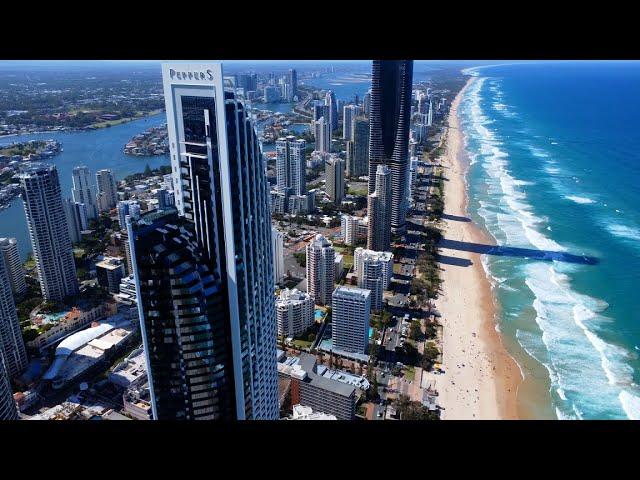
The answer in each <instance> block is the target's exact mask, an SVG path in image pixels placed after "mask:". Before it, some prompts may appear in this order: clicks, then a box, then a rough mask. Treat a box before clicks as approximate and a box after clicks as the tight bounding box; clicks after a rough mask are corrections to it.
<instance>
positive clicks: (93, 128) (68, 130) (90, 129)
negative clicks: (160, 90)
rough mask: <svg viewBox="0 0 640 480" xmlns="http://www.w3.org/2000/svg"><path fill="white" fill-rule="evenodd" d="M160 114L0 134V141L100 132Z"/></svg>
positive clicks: (150, 113) (159, 112)
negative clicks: (59, 134) (59, 128)
mask: <svg viewBox="0 0 640 480" xmlns="http://www.w3.org/2000/svg"><path fill="white" fill-rule="evenodd" d="M162 112H164V110H163V109H162V110H152V111H150V112H148V113H145V114H144V115H141V116H139V117H136V118H129V117H127V118H126V119H122V120H123V121H120V120H105V122H118V123H113V124H110V125H106V124H104V125H103V123H104V122H100V123H97V124H91V125H87V126H86V127H81V128H78V127H77V128H65V129H64V130H53V129H52V130H38V131H35V132H22V133H7V134H6V135H5V134H0V140H2V139H3V138H9V137H22V136H24V135H44V134H48V133H80V132H94V131H96V130H102V129H103V128H111V127H117V126H120V125H125V124H127V123H131V122H135V121H136V120H143V119H145V118H149V117H153V116H154V115H159V114H161V113H162Z"/></svg>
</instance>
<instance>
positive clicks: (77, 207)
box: [62, 198, 88, 243]
mask: <svg viewBox="0 0 640 480" xmlns="http://www.w3.org/2000/svg"><path fill="white" fill-rule="evenodd" d="M62 207H63V208H64V214H65V218H66V219H67V226H68V227H69V237H70V238H71V243H79V242H81V241H82V234H81V232H82V231H83V230H86V229H87V228H88V226H87V209H86V206H85V204H84V203H77V202H74V201H73V200H72V199H70V198H65V199H63V200H62Z"/></svg>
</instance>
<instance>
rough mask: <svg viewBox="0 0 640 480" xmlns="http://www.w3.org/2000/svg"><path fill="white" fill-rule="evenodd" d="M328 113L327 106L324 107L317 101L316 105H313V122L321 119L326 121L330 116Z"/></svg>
mask: <svg viewBox="0 0 640 480" xmlns="http://www.w3.org/2000/svg"><path fill="white" fill-rule="evenodd" d="M329 111H330V109H329V106H328V105H324V104H323V103H320V102H319V101H318V103H316V104H314V105H313V121H314V122H315V121H317V120H320V119H321V118H322V117H324V118H327V119H328V118H329V115H330V113H329Z"/></svg>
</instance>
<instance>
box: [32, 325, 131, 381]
mask: <svg viewBox="0 0 640 480" xmlns="http://www.w3.org/2000/svg"><path fill="white" fill-rule="evenodd" d="M136 326H137V324H136V323H135V322H134V321H131V320H128V319H126V318H125V317H124V315H122V314H118V315H115V316H113V317H110V318H109V319H107V320H105V321H103V322H101V323H99V324H98V325H96V326H93V327H89V328H87V329H84V330H81V331H79V332H76V333H74V334H72V335H69V336H68V337H67V338H65V339H64V340H63V341H62V342H60V344H59V345H58V346H57V347H56V354H55V359H54V360H53V363H52V364H51V366H50V367H49V369H48V370H47V372H46V373H45V374H44V375H43V377H42V379H43V380H56V379H59V380H62V381H63V382H64V381H66V380H71V379H73V378H75V377H76V376H77V375H79V374H80V373H82V372H84V371H85V370H87V369H88V368H89V367H91V366H92V365H94V364H95V363H97V362H98V361H99V360H100V359H101V358H102V357H103V356H104V354H105V352H106V351H107V350H109V349H110V348H112V347H114V346H116V345H118V344H120V343H121V342H122V341H124V340H125V339H126V338H127V337H129V335H131V333H133V331H134V330H135V328H136Z"/></svg>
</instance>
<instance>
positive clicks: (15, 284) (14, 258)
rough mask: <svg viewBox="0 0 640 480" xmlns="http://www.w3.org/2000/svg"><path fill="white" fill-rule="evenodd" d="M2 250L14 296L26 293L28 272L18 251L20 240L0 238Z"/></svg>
mask: <svg viewBox="0 0 640 480" xmlns="http://www.w3.org/2000/svg"><path fill="white" fill-rule="evenodd" d="M0 252H1V253H2V257H3V258H4V264H5V267H6V269H7V276H8V277H9V283H10V284H11V292H12V293H13V295H14V296H16V297H19V296H20V295H23V294H24V293H26V291H27V282H26V280H25V278H24V277H25V275H26V274H25V271H24V266H23V265H22V261H21V260H20V252H19V251H18V241H17V240H16V239H15V238H0Z"/></svg>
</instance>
